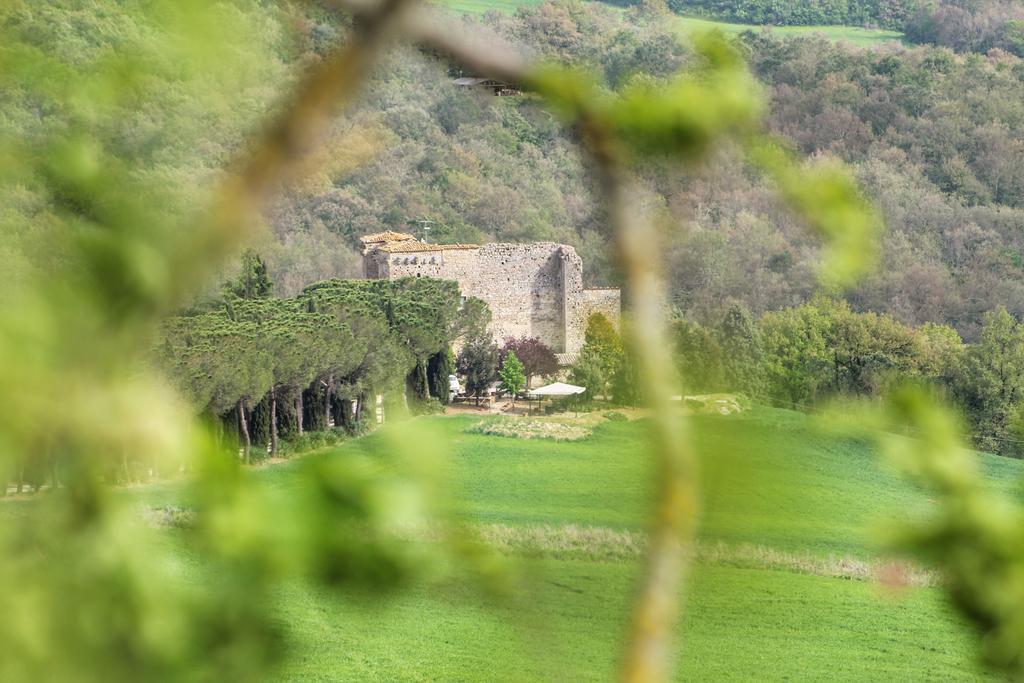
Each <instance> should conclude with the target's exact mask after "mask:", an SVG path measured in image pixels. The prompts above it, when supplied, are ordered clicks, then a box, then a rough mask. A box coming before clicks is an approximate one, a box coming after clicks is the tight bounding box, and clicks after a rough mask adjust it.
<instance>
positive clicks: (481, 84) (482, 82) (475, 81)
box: [452, 76, 520, 97]
mask: <svg viewBox="0 0 1024 683" xmlns="http://www.w3.org/2000/svg"><path fill="white" fill-rule="evenodd" d="M452 83H454V84H455V87H457V88H462V89H466V90H469V89H480V90H490V91H491V92H492V93H494V95H495V96H497V97H509V96H513V95H519V94H520V92H519V91H518V90H517V89H516V88H514V87H512V86H511V85H509V84H508V83H505V82H504V81H497V80H495V79H493V78H477V77H475V76H462V77H460V78H453V79H452Z"/></svg>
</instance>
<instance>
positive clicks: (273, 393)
mask: <svg viewBox="0 0 1024 683" xmlns="http://www.w3.org/2000/svg"><path fill="white" fill-rule="evenodd" d="M270 454H271V455H277V387H271V389H270Z"/></svg>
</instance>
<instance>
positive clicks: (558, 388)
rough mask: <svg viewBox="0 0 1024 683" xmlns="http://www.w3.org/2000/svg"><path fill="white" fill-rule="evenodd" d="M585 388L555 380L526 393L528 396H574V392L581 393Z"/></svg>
mask: <svg viewBox="0 0 1024 683" xmlns="http://www.w3.org/2000/svg"><path fill="white" fill-rule="evenodd" d="M586 390H587V388H586V387H578V386H576V385H575V384H566V383H565V382H555V383H554V384H548V385H547V386H543V387H539V388H537V389H531V390H530V391H528V392H526V393H527V394H528V395H529V396H530V398H540V397H541V396H575V395H576V394H582V393H583V392H584V391H586Z"/></svg>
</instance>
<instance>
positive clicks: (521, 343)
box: [499, 337, 558, 387]
mask: <svg viewBox="0 0 1024 683" xmlns="http://www.w3.org/2000/svg"><path fill="white" fill-rule="evenodd" d="M510 353H514V354H515V356H516V358H518V359H519V361H520V362H521V363H522V364H523V373H524V374H525V375H526V386H527V387H529V386H530V384H531V383H532V381H533V378H534V377H538V376H539V377H550V376H551V375H554V374H555V373H556V372H558V358H557V357H555V352H554V351H552V350H551V347H549V346H548V345H547V344H545V343H544V342H542V341H541V340H540V338H539V337H520V338H519V339H515V338H513V337H509V338H508V339H506V340H505V344H504V346H502V347H501V351H500V352H499V357H500V362H501V363H502V365H504V363H505V359H506V358H507V357H508V355H509V354H510Z"/></svg>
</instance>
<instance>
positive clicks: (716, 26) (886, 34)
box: [439, 0, 903, 45]
mask: <svg viewBox="0 0 1024 683" xmlns="http://www.w3.org/2000/svg"><path fill="white" fill-rule="evenodd" d="M439 4H440V5H441V6H442V7H447V8H449V9H451V10H453V11H455V12H458V13H461V14H483V13H484V12H490V11H496V12H502V13H504V14H511V13H513V12H515V11H516V9H517V8H519V7H528V6H533V5H537V4H540V0H442V1H441V2H439ZM672 21H673V23H674V24H675V25H676V26H677V27H678V30H679V31H680V32H682V33H688V32H690V31H694V30H699V31H710V30H718V31H722V32H723V33H726V34H729V35H735V34H737V33H742V32H743V31H749V30H758V29H761V30H770V31H772V32H774V33H775V34H777V35H781V36H787V35H808V34H820V35H823V36H825V37H826V38H829V39H830V40H835V41H845V42H848V43H853V44H854V45H876V44H878V43H885V42H891V41H900V40H902V38H903V34H902V33H900V32H899V31H888V30H885V29H867V28H862V27H859V26H776V27H759V26H750V25H748V24H733V23H729V22H725V21H713V20H709V19H698V18H695V17H673V18H672Z"/></svg>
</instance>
